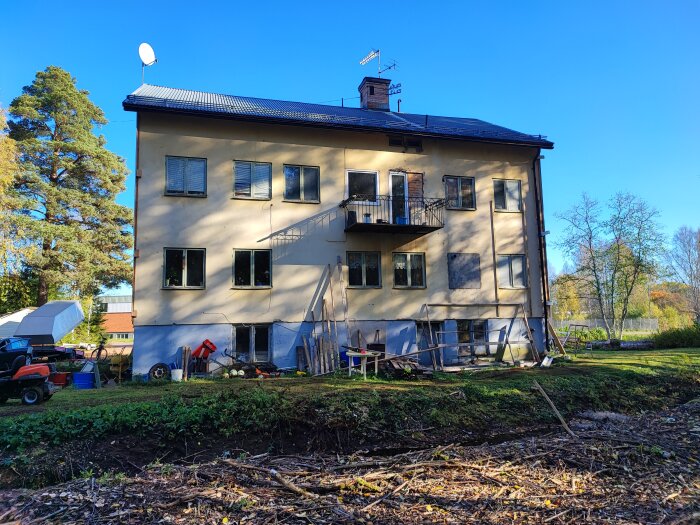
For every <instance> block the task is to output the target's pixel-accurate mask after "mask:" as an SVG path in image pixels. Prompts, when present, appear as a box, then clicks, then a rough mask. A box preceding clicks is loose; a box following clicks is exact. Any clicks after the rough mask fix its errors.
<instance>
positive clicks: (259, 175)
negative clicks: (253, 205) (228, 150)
mask: <svg viewBox="0 0 700 525" xmlns="http://www.w3.org/2000/svg"><path fill="white" fill-rule="evenodd" d="M233 195H234V197H240V198H244V199H261V200H270V199H271V198H272V164H270V163H267V162H247V161H242V160H236V161H234V162H233Z"/></svg>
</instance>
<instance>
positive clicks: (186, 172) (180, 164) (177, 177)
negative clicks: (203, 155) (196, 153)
mask: <svg viewBox="0 0 700 525" xmlns="http://www.w3.org/2000/svg"><path fill="white" fill-rule="evenodd" d="M165 194H166V195H185V196H193V197H204V196H206V194H207V159H196V158H191V157H170V156H166V157H165Z"/></svg>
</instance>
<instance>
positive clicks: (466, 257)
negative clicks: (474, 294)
mask: <svg viewBox="0 0 700 525" xmlns="http://www.w3.org/2000/svg"><path fill="white" fill-rule="evenodd" d="M479 262H480V260H479V254H478V253H448V254H447V277H448V282H449V287H450V289H451V290H456V289H459V288H481V269H480V268H479Z"/></svg>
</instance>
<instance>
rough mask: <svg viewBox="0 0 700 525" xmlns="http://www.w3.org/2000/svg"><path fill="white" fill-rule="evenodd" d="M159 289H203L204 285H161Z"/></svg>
mask: <svg viewBox="0 0 700 525" xmlns="http://www.w3.org/2000/svg"><path fill="white" fill-rule="evenodd" d="M160 289H161V290H205V289H206V287H205V286H161V288H160Z"/></svg>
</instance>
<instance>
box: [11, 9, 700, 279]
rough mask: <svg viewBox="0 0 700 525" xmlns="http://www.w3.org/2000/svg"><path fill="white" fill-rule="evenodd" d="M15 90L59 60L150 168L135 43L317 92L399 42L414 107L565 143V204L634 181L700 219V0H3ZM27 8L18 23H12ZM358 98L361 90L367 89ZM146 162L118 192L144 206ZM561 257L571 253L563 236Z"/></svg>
mask: <svg viewBox="0 0 700 525" xmlns="http://www.w3.org/2000/svg"><path fill="white" fill-rule="evenodd" d="M0 13H1V15H2V19H3V20H4V21H5V23H4V24H3V27H2V30H1V31H0V39H1V40H2V50H3V53H2V62H1V67H0V71H1V74H0V104H2V105H3V106H5V107H6V106H7V105H8V104H9V103H10V101H11V100H12V99H13V98H14V97H15V96H17V95H18V94H19V93H20V90H21V88H22V86H24V85H26V84H29V83H30V82H31V81H32V79H33V77H34V75H35V73H36V71H38V70H40V69H43V68H45V67H46V66H48V65H58V66H61V67H63V68H65V69H67V70H68V71H70V72H71V73H72V74H73V75H74V76H75V77H76V78H77V79H78V85H79V87H81V88H83V89H87V90H88V91H90V93H91V98H92V100H93V101H94V102H95V103H97V104H98V105H99V106H101V107H102V108H103V110H104V111H105V113H106V115H107V118H108V119H109V120H110V124H109V125H107V126H106V127H104V129H103V133H104V134H105V135H106V137H107V139H108V141H109V142H108V147H110V148H111V149H112V150H113V151H115V152H117V153H118V154H119V155H122V156H123V157H125V158H126V159H127V161H128V165H129V167H130V168H131V170H132V171H133V168H134V151H135V148H134V144H135V140H134V138H135V123H134V121H135V117H134V114H133V113H125V112H124V111H123V110H122V108H121V102H122V100H123V99H124V97H125V96H126V95H127V94H128V93H130V92H131V91H133V90H134V89H135V88H136V87H138V85H139V84H140V82H141V68H140V61H139V59H138V55H137V48H138V45H139V43H141V42H144V41H146V42H150V43H151V44H152V45H153V47H154V48H155V50H156V53H157V56H158V59H159V62H158V64H156V65H155V66H153V67H151V68H149V69H148V70H147V71H146V81H147V82H148V83H151V84H159V85H167V86H172V87H180V88H190V89H198V90H208V91H214V92H219V93H230V94H237V95H248V96H258V97H266V98H276V99H285V100H298V101H304V102H324V101H329V100H333V99H339V98H340V97H354V96H357V85H358V84H359V82H360V80H361V79H362V77H363V76H364V75H366V74H373V73H375V72H376V70H375V66H374V65H372V66H365V67H364V68H363V67H361V66H360V65H359V64H358V62H359V60H360V58H362V57H363V56H364V55H365V54H366V53H367V52H368V51H369V50H370V49H371V48H377V47H379V48H381V49H382V55H383V58H384V59H385V60H386V59H388V58H394V59H395V60H396V61H397V62H398V63H399V65H400V69H399V70H398V71H395V72H394V71H392V72H391V73H390V74H388V75H387V76H388V77H389V78H391V79H392V80H393V81H395V82H401V83H402V84H403V93H402V94H401V95H400V98H401V99H402V100H403V102H402V108H401V109H402V111H406V112H415V113H429V114H439V115H451V116H463V117H475V118H480V119H483V120H486V121H489V122H493V123H496V124H500V125H503V126H507V127H511V128H514V129H516V130H518V131H524V132H528V133H541V134H544V135H547V137H548V138H549V139H551V140H553V141H554V142H555V149H554V150H553V151H546V152H545V156H546V159H545V160H544V161H543V177H544V196H545V210H546V221H547V229H548V230H550V231H551V236H550V238H549V240H550V246H551V244H552V241H555V240H556V238H557V236H558V233H559V232H560V224H559V223H558V221H557V220H556V218H555V214H556V213H557V212H561V211H563V210H565V209H567V208H568V207H570V206H571V204H572V203H573V202H574V201H575V200H576V199H577V198H579V196H580V194H581V192H583V191H587V192H589V193H590V194H592V195H593V196H595V197H598V198H600V199H603V200H604V199H607V198H608V197H609V196H610V195H611V194H612V193H614V192H617V191H630V192H633V193H636V194H637V195H639V196H641V197H642V198H644V199H646V200H648V201H649V202H651V203H652V204H653V205H654V206H656V207H657V208H658V210H659V211H660V212H661V220H662V222H663V224H664V225H665V228H666V231H667V232H668V233H669V234H670V233H672V232H673V231H674V230H675V229H676V228H677V227H678V226H681V225H683V224H687V225H692V226H694V227H698V226H700V210H699V209H698V198H699V197H700V29H699V28H700V2H698V1H697V0H686V1H671V2H658V1H655V2H650V1H632V0H628V1H625V2H619V1H605V2H602V1H600V2H595V1H594V2H583V1H581V2H562V1H557V2H537V1H532V2H523V1H510V2H493V1H483V2H466V1H465V2H454V3H449V2H429V1H423V2H414V1H401V2H399V1H391V2H389V1H387V2H371V3H369V2H328V1H324V2H316V3H312V2H279V3H277V2H246V3H245V5H243V3H242V2H230V1H227V2H223V1H222V2H218V3H211V4H210V3H207V2H202V1H200V2H191V1H190V2H180V1H172V0H171V1H167V2H164V1H155V0H153V1H148V2H144V1H138V2H136V1H121V2H80V1H76V2H70V3H69V2H56V1H32V2H13V3H12V5H8V3H5V4H3V5H2V7H0ZM10 22H11V23H10ZM353 102H354V103H357V101H353ZM133 186H134V184H133V174H132V175H131V176H130V177H129V181H128V189H127V191H126V192H125V193H124V194H122V195H121V196H120V197H119V201H120V202H121V203H123V204H127V205H129V206H131V205H132V204H133ZM549 255H550V259H551V262H552V264H553V266H554V267H555V269H556V270H561V268H562V265H563V260H562V257H561V255H560V254H559V253H558V251H557V250H556V249H555V248H554V247H550V254H549Z"/></svg>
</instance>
